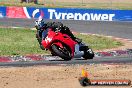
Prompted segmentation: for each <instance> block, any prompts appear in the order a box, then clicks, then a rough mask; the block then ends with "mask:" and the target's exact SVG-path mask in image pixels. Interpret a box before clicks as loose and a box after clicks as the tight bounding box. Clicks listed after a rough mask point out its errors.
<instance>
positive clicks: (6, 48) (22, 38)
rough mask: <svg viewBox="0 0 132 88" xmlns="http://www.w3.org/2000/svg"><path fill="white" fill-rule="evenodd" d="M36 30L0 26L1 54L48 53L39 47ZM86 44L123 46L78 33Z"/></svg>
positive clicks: (102, 47)
mask: <svg viewBox="0 0 132 88" xmlns="http://www.w3.org/2000/svg"><path fill="white" fill-rule="evenodd" d="M35 32H36V31H35V30H29V29H12V28H0V56H4V55H6V56H7V55H26V54H48V53H49V52H48V51H43V50H41V49H40V48H39V44H38V42H37V40H36V38H35ZM76 36H77V37H79V38H81V39H82V40H83V41H84V42H85V43H86V44H88V45H89V46H90V47H91V48H93V49H94V50H97V49H98V50H99V49H106V48H113V47H118V46H121V45H122V43H120V42H118V41H115V40H112V39H110V38H105V37H102V36H93V35H81V34H77V35H76Z"/></svg>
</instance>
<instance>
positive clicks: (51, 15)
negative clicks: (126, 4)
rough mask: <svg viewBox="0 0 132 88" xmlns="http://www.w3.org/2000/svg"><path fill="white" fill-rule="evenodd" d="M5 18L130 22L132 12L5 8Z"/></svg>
mask: <svg viewBox="0 0 132 88" xmlns="http://www.w3.org/2000/svg"><path fill="white" fill-rule="evenodd" d="M7 17H9V18H28V19H31V18H45V19H59V20H85V21H132V10H102V9H77V8H35V7H7Z"/></svg>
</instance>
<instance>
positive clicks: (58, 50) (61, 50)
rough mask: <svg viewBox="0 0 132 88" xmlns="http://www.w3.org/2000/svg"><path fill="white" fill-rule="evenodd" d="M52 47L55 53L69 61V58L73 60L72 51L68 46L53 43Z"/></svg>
mask: <svg viewBox="0 0 132 88" xmlns="http://www.w3.org/2000/svg"><path fill="white" fill-rule="evenodd" d="M51 48H52V51H53V52H54V53H55V55H57V56H59V57H61V58H62V59H64V60H66V61H68V60H71V59H72V57H71V52H70V51H69V50H68V47H66V46H63V48H61V47H59V46H57V45H55V44H53V45H52V46H51Z"/></svg>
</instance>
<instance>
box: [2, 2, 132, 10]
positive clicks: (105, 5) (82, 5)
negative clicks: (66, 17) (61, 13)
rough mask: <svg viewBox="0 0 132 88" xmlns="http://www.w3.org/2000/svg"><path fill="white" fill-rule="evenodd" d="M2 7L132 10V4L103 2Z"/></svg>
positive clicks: (5, 4)
mask: <svg viewBox="0 0 132 88" xmlns="http://www.w3.org/2000/svg"><path fill="white" fill-rule="evenodd" d="M0 6H22V7H47V8H87V9H127V10H128V9H129V10H132V3H129V2H126V3H120V2H119V3H118V2H116V3H114V2H113V3H110V2H106V3H102V2H100V3H99V2H95V3H94V2H92V3H81V2H73V3H71V2H65V3H63V2H55V3H53V2H51V1H49V2H46V4H44V2H39V3H38V4H34V3H20V2H18V1H16V2H15V1H14V2H13V1H11V2H8V1H6V2H4V1H3V2H0Z"/></svg>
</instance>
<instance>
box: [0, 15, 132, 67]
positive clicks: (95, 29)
mask: <svg viewBox="0 0 132 88" xmlns="http://www.w3.org/2000/svg"><path fill="white" fill-rule="evenodd" d="M34 21H35V20H34V19H7V18H1V19H0V26H4V27H5V26H6V27H26V28H33V27H34ZM46 21H56V20H46ZM61 22H63V23H64V24H65V25H66V26H68V27H70V29H71V30H72V31H76V32H81V33H93V34H101V35H106V36H115V37H120V38H125V39H132V22H99V21H72V20H71V21H61ZM92 63H95V64H96V63H132V56H126V57H101V58H94V59H91V60H80V58H78V59H76V60H71V61H62V60H53V61H45V60H44V61H31V62H10V63H8V62H7V63H0V66H33V65H58V64H92Z"/></svg>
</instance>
